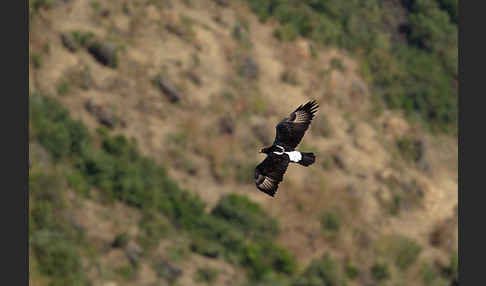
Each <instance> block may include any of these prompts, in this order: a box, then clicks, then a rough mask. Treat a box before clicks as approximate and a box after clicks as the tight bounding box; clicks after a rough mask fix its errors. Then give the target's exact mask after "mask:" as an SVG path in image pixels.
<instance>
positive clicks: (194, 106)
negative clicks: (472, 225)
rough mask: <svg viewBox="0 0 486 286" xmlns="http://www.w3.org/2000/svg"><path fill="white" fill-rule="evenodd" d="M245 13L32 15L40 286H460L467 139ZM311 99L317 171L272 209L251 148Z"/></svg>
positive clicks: (304, 174)
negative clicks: (461, 170)
mask: <svg viewBox="0 0 486 286" xmlns="http://www.w3.org/2000/svg"><path fill="white" fill-rule="evenodd" d="M248 2H250V4H249V3H248ZM248 2H247V1H223V0H217V1H216V0H197V1H196V0H186V1H168V0H139V1H123V0H119V1H118V0H117V1H81V0H57V1H56V0H53V1H47V0H37V1H33V0H31V1H30V12H31V20H30V73H29V87H30V90H31V94H30V119H31V121H30V128H31V129H30V130H31V131H30V134H31V140H30V161H31V163H32V168H31V173H30V184H31V188H30V192H31V196H30V200H31V202H30V205H31V210H30V215H31V216H30V225H31V228H30V230H31V231H30V240H31V249H30V252H31V255H30V268H31V272H30V273H31V276H30V282H31V285H89V284H91V285H106V286H108V285H204V284H205V283H206V284H209V285H257V284H258V285H344V284H346V285H449V284H450V283H451V282H450V281H452V280H453V279H454V275H457V273H456V272H454V271H455V270H454V269H456V268H455V267H457V258H456V257H457V256H456V255H455V253H457V192H458V184H457V182H458V178H457V177H458V175H457V168H458V163H457V158H458V151H457V137H455V136H454V135H449V134H450V133H434V134H431V133H430V132H429V129H428V128H426V127H424V124H423V121H418V120H413V119H410V116H408V115H407V111H405V112H404V111H402V110H397V109H388V108H387V107H386V106H387V105H386V104H384V103H383V102H382V101H380V99H379V98H378V99H377V97H376V96H375V94H376V92H377V91H376V86H375V85H374V82H373V81H372V80H370V79H369V78H368V77H367V76H366V73H364V72H363V68H362V67H363V63H362V61H363V59H362V57H360V56H359V55H358V54H356V53H352V52H350V51H349V50H347V49H340V48H337V47H336V46H335V45H325V44H322V43H317V42H316V40H315V39H310V38H309V37H301V36H299V35H297V36H295V38H292V39H290V40H282V37H281V36H278V35H279V33H276V32H275V31H282V27H285V26H282V25H283V24H282V23H280V22H279V21H278V19H275V18H272V17H269V18H268V19H267V20H266V21H265V22H262V21H261V19H260V18H259V17H258V14H256V13H254V12H255V9H252V8H254V6H255V4H254V2H255V1H248ZM263 2H266V1H263ZM392 2H393V1H392ZM383 9H386V7H385V8H383ZM283 31H285V30H283ZM280 34H281V33H280ZM310 99H316V100H317V101H318V102H319V104H320V110H319V112H318V113H317V117H316V118H315V120H314V122H313V123H312V125H311V128H310V130H309V131H308V132H307V134H306V136H305V138H304V140H303V143H302V144H301V145H300V147H299V148H300V149H301V150H304V151H313V152H315V153H316V154H317V161H316V164H314V165H312V166H311V167H309V168H303V167H300V166H290V167H289V169H288V171H287V173H286V175H285V179H284V181H283V182H282V183H281V184H280V187H279V191H278V193H277V195H276V197H275V198H271V197H268V196H266V195H264V194H263V193H261V192H259V191H258V190H257V189H256V188H255V185H254V183H253V169H254V167H255V165H256V164H258V162H260V161H261V160H263V158H264V157H263V156H262V155H261V154H259V153H258V150H260V149H261V148H262V147H263V146H265V145H266V144H269V143H271V142H272V141H273V136H274V135H275V131H274V130H275V129H274V127H275V125H276V124H277V123H278V121H279V120H281V119H282V118H283V117H285V116H287V115H288V113H289V112H291V111H292V110H293V109H295V108H296V107H297V106H298V105H300V104H302V103H305V102H306V101H308V100H310ZM238 235H241V238H240V237H239V236H238ZM227 240H230V241H229V242H228V241H227ZM235 245H236V246H235ZM235 249H237V250H235ZM240 249H241V250H240ZM73 269H76V270H75V271H74V270H73Z"/></svg>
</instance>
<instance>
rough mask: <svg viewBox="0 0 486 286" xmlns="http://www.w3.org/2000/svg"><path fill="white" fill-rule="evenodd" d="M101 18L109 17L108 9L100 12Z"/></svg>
mask: <svg viewBox="0 0 486 286" xmlns="http://www.w3.org/2000/svg"><path fill="white" fill-rule="evenodd" d="M101 16H102V17H108V16H110V10H108V9H103V10H102V11H101Z"/></svg>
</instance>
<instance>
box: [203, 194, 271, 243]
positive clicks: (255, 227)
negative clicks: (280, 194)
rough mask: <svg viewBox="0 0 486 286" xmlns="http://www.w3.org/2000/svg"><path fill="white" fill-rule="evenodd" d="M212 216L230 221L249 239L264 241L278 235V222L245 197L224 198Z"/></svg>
mask: <svg viewBox="0 0 486 286" xmlns="http://www.w3.org/2000/svg"><path fill="white" fill-rule="evenodd" d="M211 215H213V216H215V217H217V218H221V219H224V220H226V221H228V222H229V223H231V224H232V225H233V226H235V227H236V228H238V229H239V230H240V231H242V232H243V233H244V234H245V235H246V236H247V237H252V238H255V239H260V238H262V239H263V238H273V237H275V236H276V235H277V234H278V225H277V221H276V220H275V219H273V218H271V217H270V216H268V215H267V214H265V212H264V211H263V210H262V209H261V208H260V206H259V205H257V204H256V203H254V202H251V201H250V200H249V199H248V198H247V197H244V196H240V195H236V194H230V195H227V196H224V197H222V198H221V200H220V201H219V203H218V205H217V206H216V207H215V208H214V209H213V210H212V211H211Z"/></svg>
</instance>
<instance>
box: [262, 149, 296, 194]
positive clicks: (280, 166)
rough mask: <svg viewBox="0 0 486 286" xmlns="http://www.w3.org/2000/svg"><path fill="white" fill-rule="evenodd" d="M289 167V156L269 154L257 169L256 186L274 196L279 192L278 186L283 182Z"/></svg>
mask: <svg viewBox="0 0 486 286" xmlns="http://www.w3.org/2000/svg"><path fill="white" fill-rule="evenodd" d="M288 166H289V156H282V155H280V156H279V155H275V154H269V155H268V156H267V158H265V160H263V161H262V162H261V163H260V164H259V165H258V166H256V168H255V184H256V186H257V188H258V189H259V190H260V191H262V192H264V193H266V194H268V195H270V196H272V197H273V196H274V195H275V193H276V192H277V188H278V184H279V183H280V182H281V181H282V180H283V175H284V174H285V171H287V167H288Z"/></svg>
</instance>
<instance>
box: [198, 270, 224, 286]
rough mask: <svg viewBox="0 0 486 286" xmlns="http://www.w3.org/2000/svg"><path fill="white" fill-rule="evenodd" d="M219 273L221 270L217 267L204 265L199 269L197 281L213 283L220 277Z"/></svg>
mask: <svg viewBox="0 0 486 286" xmlns="http://www.w3.org/2000/svg"><path fill="white" fill-rule="evenodd" d="M218 274H219V272H218V270H217V269H215V268H211V267H202V268H199V269H198V270H197V272H196V277H195V280H196V281H197V282H203V283H208V284H211V283H213V282H214V281H216V278H218Z"/></svg>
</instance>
